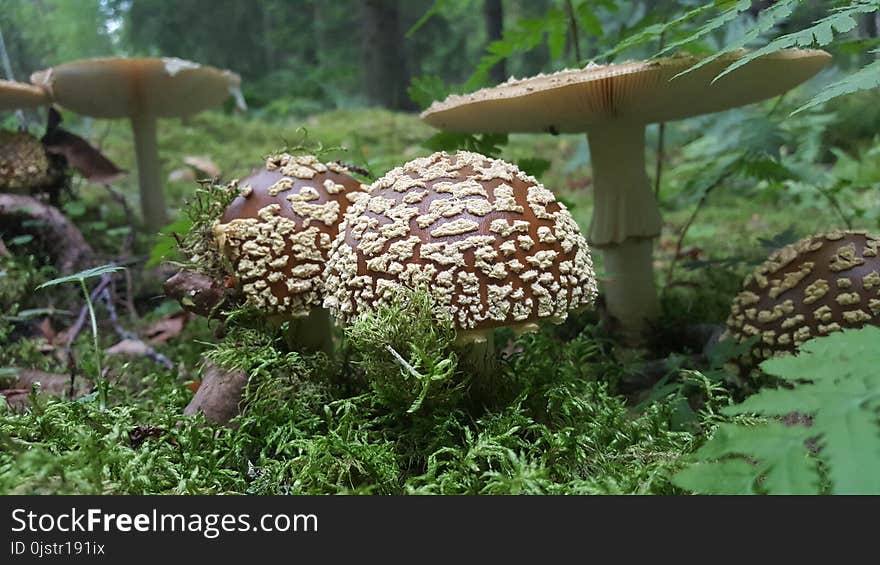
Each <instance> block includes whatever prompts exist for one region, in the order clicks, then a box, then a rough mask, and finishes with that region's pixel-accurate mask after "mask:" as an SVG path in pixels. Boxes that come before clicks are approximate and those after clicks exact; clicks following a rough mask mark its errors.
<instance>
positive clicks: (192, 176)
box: [168, 167, 196, 182]
mask: <svg viewBox="0 0 880 565" xmlns="http://www.w3.org/2000/svg"><path fill="white" fill-rule="evenodd" d="M195 180H196V173H195V171H193V170H192V169H190V168H189V167H183V168H181V169H174V170H173V171H171V172H170V173H168V182H195Z"/></svg>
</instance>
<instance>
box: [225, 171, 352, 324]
mask: <svg viewBox="0 0 880 565" xmlns="http://www.w3.org/2000/svg"><path fill="white" fill-rule="evenodd" d="M346 173H347V169H345V168H344V167H342V166H340V165H337V164H335V163H328V164H323V163H321V162H319V161H318V160H317V159H316V158H315V157H313V156H291V155H288V154H281V155H274V156H271V157H269V158H268V159H267V160H266V167H265V169H263V170H261V171H258V172H257V173H255V174H253V175H251V176H249V177H247V178H245V179H243V180H241V181H237V182H236V183H235V184H234V187H235V188H237V189H238V190H240V191H241V194H240V195H239V196H238V197H236V198H235V200H233V201H232V203H231V204H230V205H229V206H228V207H227V208H226V210H225V212H224V214H223V217H222V218H221V219H220V221H219V222H218V223H217V224H216V225H215V226H214V235H215V238H216V240H217V242H218V245H219V247H220V249H221V251H222V252H223V253H225V254H226V255H227V257H229V259H230V260H231V262H232V265H233V272H232V274H233V276H234V277H235V279H236V282H237V284H238V285H239V286H241V289H242V291H243V293H244V295H245V297H246V299H247V301H248V302H249V303H250V304H252V305H254V306H256V307H257V308H259V309H261V310H263V311H265V312H268V313H272V314H279V315H283V316H285V317H291V318H293V317H301V316H305V315H308V313H309V311H310V310H311V308H312V307H314V306H320V305H321V300H322V298H323V295H322V273H323V269H324V264H325V263H326V261H327V255H328V251H329V248H330V244H331V242H332V241H333V238H335V237H336V234H337V232H338V227H339V223H340V222H341V220H342V215H343V214H344V213H345V211H346V209H347V208H348V206H349V204H350V203H351V202H352V201H354V200H357V198H358V197H364V196H365V193H364V192H362V188H363V185H362V184H361V183H360V182H359V181H357V180H356V179H354V178H353V177H351V176H349V175H348V174H346Z"/></svg>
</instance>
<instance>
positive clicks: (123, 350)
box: [105, 339, 150, 357]
mask: <svg viewBox="0 0 880 565" xmlns="http://www.w3.org/2000/svg"><path fill="white" fill-rule="evenodd" d="M149 352H150V348H149V347H147V344H146V343H144V342H143V341H141V340H139V339H123V340H122V341H120V342H119V343H117V344H116V345H113V346H112V347H108V348H107V349H106V350H105V353H106V354H107V355H123V356H126V357H143V356H146V355H147V354H148V353H149Z"/></svg>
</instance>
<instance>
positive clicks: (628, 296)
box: [422, 49, 831, 342]
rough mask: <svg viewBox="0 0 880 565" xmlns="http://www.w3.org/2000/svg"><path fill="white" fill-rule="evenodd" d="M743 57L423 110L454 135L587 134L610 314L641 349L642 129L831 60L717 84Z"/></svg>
mask: <svg viewBox="0 0 880 565" xmlns="http://www.w3.org/2000/svg"><path fill="white" fill-rule="evenodd" d="M745 54H746V52H745V51H738V52H735V53H733V54H731V55H729V56H726V57H721V58H719V59H717V60H715V61H712V62H711V63H709V64H706V65H703V66H702V67H700V68H698V69H695V70H693V71H691V72H689V73H686V74H683V75H681V76H677V75H679V74H680V73H681V72H682V71H685V70H686V69H688V68H689V67H691V66H693V65H694V64H696V63H697V62H699V59H698V58H696V57H692V56H674V57H668V58H663V59H656V60H652V61H644V62H642V61H634V62H626V63H621V64H613V65H596V64H590V65H588V66H586V67H585V68H583V69H577V70H565V71H560V72H558V73H555V74H551V75H539V76H536V77H531V78H527V79H523V80H510V81H508V82H506V83H504V84H501V85H499V86H496V87H493V88H486V89H483V90H479V91H477V92H474V93H472V94H466V95H462V96H458V95H453V96H450V97H448V98H447V99H446V100H444V101H442V102H435V103H434V104H433V105H431V107H430V108H428V109H427V110H426V111H425V112H423V113H422V119H423V120H424V121H426V122H427V123H429V124H431V125H432V126H434V127H437V128H439V129H443V130H447V131H456V132H481V133H512V132H551V133H582V132H586V133H587V139H588V141H589V145H590V154H591V157H592V164H593V186H594V190H595V201H594V206H593V221H592V227H591V229H590V240H591V243H592V245H593V246H595V247H598V248H600V249H602V251H603V255H604V260H605V270H606V272H608V273H609V274H610V275H611V276H612V277H613V279H612V280H610V281H608V282H607V283H606V284H605V285H604V286H605V288H604V294H605V300H606V305H607V308H608V311H609V312H610V313H611V315H613V316H614V317H615V318H617V320H618V322H619V323H620V329H621V334H622V337H623V338H624V339H626V340H628V341H631V342H638V341H639V340H640V338H641V334H642V332H643V330H644V329H645V326H646V324H647V322H649V321H650V320H652V319H654V318H655V317H656V316H657V315H658V314H659V310H660V306H659V301H658V299H657V291H656V289H655V287H654V274H653V261H652V239H653V238H655V237H657V236H658V235H659V234H660V228H661V226H662V221H661V217H660V210H659V208H658V207H657V201H656V199H655V198H654V194H653V192H652V190H651V186H650V183H649V181H648V176H647V174H646V172H645V126H646V125H647V124H650V123H654V122H660V121H671V120H679V119H683V118H687V117H691V116H696V115H699V114H707V113H712V112H718V111H721V110H726V109H729V108H734V107H736V106H743V105H745V104H751V103H753V102H758V101H760V100H764V99H766V98H770V97H772V96H776V95H778V94H782V93H783V92H785V91H787V90H789V89H790V88H792V87H794V86H796V85H798V84H800V83H801V82H804V81H805V80H807V79H809V78H810V77H812V76H813V75H815V74H816V73H817V72H819V70H820V69H822V67H824V66H825V65H826V64H827V63H828V61H829V60H830V58H831V56H830V55H829V54H828V53H826V52H825V51H820V50H806V49H788V50H783V51H778V52H776V53H773V54H770V55H765V56H763V57H759V58H757V59H755V60H754V61H752V62H750V63H749V64H748V65H745V66H743V67H741V68H739V69H737V70H735V71H733V72H731V73H729V74H726V75H724V76H723V77H721V78H719V79H718V80H716V81H714V82H713V79H714V78H715V77H716V76H718V74H719V73H721V71H722V70H724V68H726V67H727V66H728V65H730V64H731V63H733V62H734V61H735V60H738V59H740V58H742V57H743V56H744V55H745Z"/></svg>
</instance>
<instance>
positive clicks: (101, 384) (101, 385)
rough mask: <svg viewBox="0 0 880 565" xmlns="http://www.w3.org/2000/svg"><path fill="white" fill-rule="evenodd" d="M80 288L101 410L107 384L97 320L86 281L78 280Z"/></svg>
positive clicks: (105, 398)
mask: <svg viewBox="0 0 880 565" xmlns="http://www.w3.org/2000/svg"><path fill="white" fill-rule="evenodd" d="M79 284H80V288H82V291H83V296H84V297H85V300H86V306H87V307H88V309H89V321H90V322H91V324H92V344H93V346H94V348H95V383H96V384H97V385H98V398H99V402H100V403H101V410H102V411H103V410H105V409H106V408H107V383H106V382H105V380H104V373H103V371H102V370H101V347H100V345H99V344H98V320H97V318H96V317H95V306H94V304H92V298H91V296H89V287H88V286H86V280H85V279H84V278H83V279H79Z"/></svg>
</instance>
